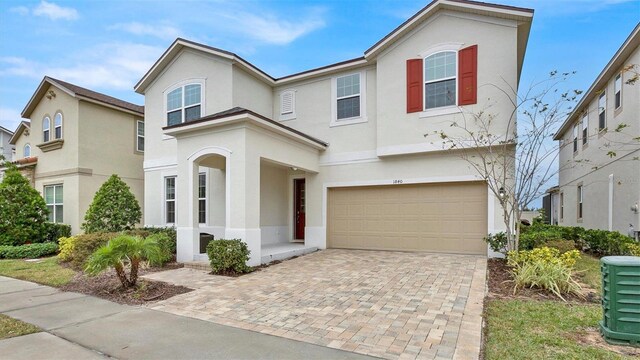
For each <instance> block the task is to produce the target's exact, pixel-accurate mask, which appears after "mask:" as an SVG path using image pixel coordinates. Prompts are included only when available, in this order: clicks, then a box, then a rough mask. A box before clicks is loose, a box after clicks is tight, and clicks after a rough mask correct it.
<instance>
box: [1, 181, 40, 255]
mask: <svg viewBox="0 0 640 360" xmlns="http://www.w3.org/2000/svg"><path fill="white" fill-rule="evenodd" d="M48 213H49V211H48V210H47V205H46V204H45V202H44V199H43V198H42V196H40V193H38V191H36V189H34V188H33V187H31V185H30V184H29V181H28V180H27V179H26V178H25V177H24V176H22V175H21V174H20V172H18V170H16V169H8V170H7V171H6V172H5V174H4V178H3V179H2V182H0V245H22V244H25V243H31V242H42V241H44V239H45V238H46V236H47V229H46V222H47V214H48Z"/></svg>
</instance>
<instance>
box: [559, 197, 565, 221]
mask: <svg viewBox="0 0 640 360" xmlns="http://www.w3.org/2000/svg"><path fill="white" fill-rule="evenodd" d="M562 220H564V193H560V221H562Z"/></svg>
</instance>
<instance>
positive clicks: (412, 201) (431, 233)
mask: <svg viewBox="0 0 640 360" xmlns="http://www.w3.org/2000/svg"><path fill="white" fill-rule="evenodd" d="M327 207H328V214H327V222H328V227H327V237H328V239H327V246H328V247H330V248H350V249H377V250H410V251H441V252H453V253H468V254H486V253H487V245H486V243H485V242H484V241H483V240H482V238H483V237H484V236H486V234H487V186H486V184H484V183H477V182H472V183H469V182H465V183H438V184H416V185H393V186H367V187H346V188H331V189H329V195H328V203H327Z"/></svg>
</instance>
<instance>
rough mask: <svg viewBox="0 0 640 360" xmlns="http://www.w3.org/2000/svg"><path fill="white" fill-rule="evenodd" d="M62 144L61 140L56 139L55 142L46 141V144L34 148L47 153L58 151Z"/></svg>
mask: <svg viewBox="0 0 640 360" xmlns="http://www.w3.org/2000/svg"><path fill="white" fill-rule="evenodd" d="M63 144H64V140H63V139H57V140H51V141H47V142H46V143H42V144H38V145H36V146H37V147H39V148H40V150H42V152H48V151H53V150H58V149H60V148H62V145H63Z"/></svg>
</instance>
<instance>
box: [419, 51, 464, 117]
mask: <svg viewBox="0 0 640 360" xmlns="http://www.w3.org/2000/svg"><path fill="white" fill-rule="evenodd" d="M457 78H458V53H457V52H456V51H441V52H437V53H435V54H431V55H429V56H427V57H425V58H424V109H425V110H429V109H435V108H440V107H447V106H455V105H456V104H457V90H456V84H457V81H458V80H457Z"/></svg>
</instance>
